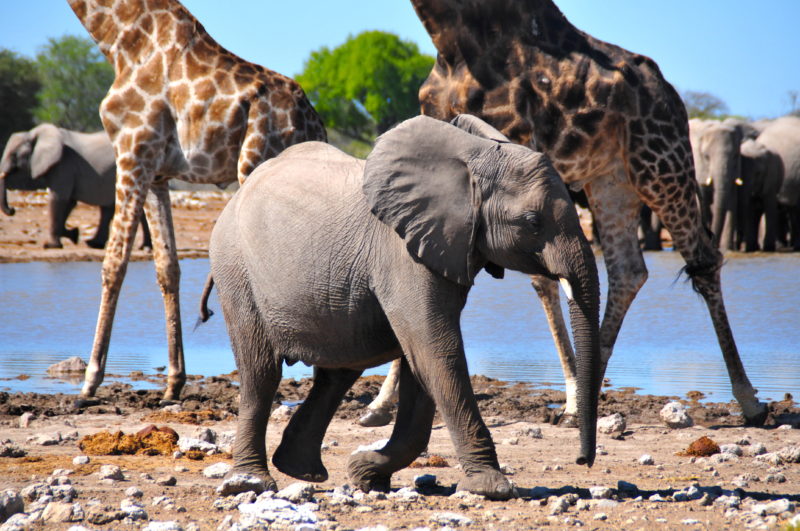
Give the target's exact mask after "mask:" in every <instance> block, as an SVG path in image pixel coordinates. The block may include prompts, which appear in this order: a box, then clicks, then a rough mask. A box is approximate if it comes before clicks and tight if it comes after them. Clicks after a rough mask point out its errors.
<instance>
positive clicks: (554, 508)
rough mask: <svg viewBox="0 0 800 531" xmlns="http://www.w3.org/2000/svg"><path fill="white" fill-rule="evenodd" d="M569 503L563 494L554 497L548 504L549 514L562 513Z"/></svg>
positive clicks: (565, 510) (566, 509)
mask: <svg viewBox="0 0 800 531" xmlns="http://www.w3.org/2000/svg"><path fill="white" fill-rule="evenodd" d="M569 507H570V504H569V501H568V500H566V499H565V498H564V497H563V496H562V497H559V498H556V499H554V500H553V501H552V502H551V503H550V504H549V506H548V508H549V512H550V515H552V516H555V515H559V514H563V513H565V512H567V511H568V510H569Z"/></svg>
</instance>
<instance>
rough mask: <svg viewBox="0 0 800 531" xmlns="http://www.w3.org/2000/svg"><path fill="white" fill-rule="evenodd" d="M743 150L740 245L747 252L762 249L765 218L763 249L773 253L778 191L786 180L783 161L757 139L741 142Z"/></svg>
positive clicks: (776, 228) (740, 187)
mask: <svg viewBox="0 0 800 531" xmlns="http://www.w3.org/2000/svg"><path fill="white" fill-rule="evenodd" d="M740 152H741V161H742V177H741V181H742V182H741V185H740V186H738V187H737V192H738V194H739V195H738V198H737V203H738V206H739V212H738V221H737V237H736V239H737V248H738V249H740V250H743V251H745V252H748V253H749V252H754V251H758V250H759V243H758V236H759V228H760V225H761V219H762V217H763V219H764V235H763V238H762V240H761V246H760V249H761V250H762V251H767V252H773V251H775V242H776V239H777V236H778V192H779V190H780V187H781V184H782V182H783V163H782V162H781V159H780V157H779V156H778V155H777V154H776V153H774V152H773V151H771V150H770V149H767V148H766V147H765V146H764V145H763V144H761V143H760V142H758V141H756V140H752V139H747V140H745V141H744V142H742V145H741V147H740ZM739 243H741V245H739Z"/></svg>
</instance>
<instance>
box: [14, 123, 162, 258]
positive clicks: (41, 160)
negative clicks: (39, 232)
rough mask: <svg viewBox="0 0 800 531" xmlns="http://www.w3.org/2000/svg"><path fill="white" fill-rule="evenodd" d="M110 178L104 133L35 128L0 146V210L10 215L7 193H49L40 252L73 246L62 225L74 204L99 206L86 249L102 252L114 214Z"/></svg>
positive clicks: (110, 151)
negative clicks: (43, 190) (0, 153)
mask: <svg viewBox="0 0 800 531" xmlns="http://www.w3.org/2000/svg"><path fill="white" fill-rule="evenodd" d="M115 178H116V165H115V162H114V148H113V146H112V145H111V142H110V141H109V139H108V136H107V135H106V134H105V132H98V133H79V132H77V131H70V130H68V129H62V128H60V127H56V126H54V125H53V124H41V125H38V126H36V127H34V128H33V129H31V130H30V131H21V132H18V133H14V134H12V135H11V136H10V137H9V139H8V142H7V143H6V147H5V149H4V151H3V158H2V159H0V183H2V190H0V192H1V193H2V197H0V209H2V211H3V213H5V214H6V215H13V214H14V211H13V209H11V208H10V207H9V206H8V200H7V196H6V189H7V188H18V189H25V190H31V189H37V188H49V190H50V194H49V206H48V214H49V218H50V219H49V222H50V230H49V235H48V240H47V241H46V242H45V244H44V247H45V248H61V247H62V244H61V238H62V237H67V238H69V239H71V240H72V241H73V242H74V243H77V242H78V229H71V230H67V229H66V228H65V226H64V224H65V223H66V221H67V218H68V217H69V214H70V212H71V211H72V209H73V208H74V207H75V204H76V203H77V202H78V201H81V202H83V203H86V204H89V205H96V206H98V207H100V220H99V222H98V225H97V233H96V234H95V235H94V237H93V238H91V239H90V240H87V241H86V244H87V245H88V246H89V247H93V248H95V249H102V248H103V247H104V246H105V243H106V240H107V239H108V231H109V224H110V223H111V218H112V217H113V215H114V200H115V191H114V184H115ZM143 227H145V228H144V230H145V245H146V246H147V247H150V246H151V245H150V244H149V239H150V236H149V231H148V230H147V229H146V225H143Z"/></svg>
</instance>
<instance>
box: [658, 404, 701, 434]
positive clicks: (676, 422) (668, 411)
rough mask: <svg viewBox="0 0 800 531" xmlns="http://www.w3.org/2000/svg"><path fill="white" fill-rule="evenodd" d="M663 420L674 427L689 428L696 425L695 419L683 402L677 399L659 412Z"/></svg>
mask: <svg viewBox="0 0 800 531" xmlns="http://www.w3.org/2000/svg"><path fill="white" fill-rule="evenodd" d="M659 416H660V417H661V420H662V421H664V424H666V425H667V426H668V427H670V428H672V429H681V428H689V427H691V426H693V425H694V421H693V420H692V418H691V417H690V416H689V414H688V413H687V412H686V408H685V407H683V404H681V403H680V402H677V401H673V402H669V403H667V404H666V405H665V406H664V407H663V408H661V411H660V412H659Z"/></svg>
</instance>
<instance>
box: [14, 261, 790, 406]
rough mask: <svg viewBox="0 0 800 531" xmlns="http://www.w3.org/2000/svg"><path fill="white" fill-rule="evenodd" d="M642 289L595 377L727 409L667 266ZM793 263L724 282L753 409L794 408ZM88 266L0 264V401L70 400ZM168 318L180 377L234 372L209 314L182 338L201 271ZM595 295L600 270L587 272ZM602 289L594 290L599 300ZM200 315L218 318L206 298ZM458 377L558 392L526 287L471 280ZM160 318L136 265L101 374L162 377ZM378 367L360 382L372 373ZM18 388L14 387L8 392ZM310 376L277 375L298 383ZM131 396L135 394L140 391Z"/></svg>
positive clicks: (655, 265)
mask: <svg viewBox="0 0 800 531" xmlns="http://www.w3.org/2000/svg"><path fill="white" fill-rule="evenodd" d="M646 262H647V266H648V269H649V272H650V277H649V280H648V282H647V284H646V285H645V286H644V288H643V289H642V291H641V292H640V294H639V296H638V297H637V298H636V300H635V301H634V303H633V307H632V308H631V311H630V312H629V313H628V316H627V317H626V319H625V323H624V324H623V327H622V331H621V332H620V336H619V339H618V341H617V345H616V348H615V352H614V356H613V357H612V358H611V362H610V365H609V368H608V373H607V375H606V376H607V377H609V378H610V379H611V382H612V384H613V385H614V387H638V388H641V391H640V392H642V393H654V394H665V395H677V396H684V395H685V394H686V392H688V391H691V390H700V391H703V392H704V393H705V394H706V396H707V398H708V399H711V400H730V399H732V397H731V394H730V385H729V383H728V376H727V372H726V370H725V365H724V363H723V361H722V356H721V354H720V351H719V347H718V344H717V341H716V337H715V335H714V330H713V328H712V326H711V320H710V318H709V316H708V312H707V310H706V308H705V304H704V302H703V300H702V298H701V297H699V296H698V295H696V294H694V292H692V290H691V288H690V286H689V285H688V284H686V283H685V282H684V281H683V280H682V279H681V280H678V281H677V282H676V280H675V277H676V275H677V272H678V270H679V269H680V267H681V266H682V265H683V261H682V260H681V259H680V257H679V256H678V255H677V254H675V253H669V252H665V253H648V254H647V255H646ZM799 266H800V256H797V255H771V256H767V255H763V256H754V257H753V256H735V257H729V258H728V261H727V263H726V265H725V268H724V269H723V287H724V290H725V297H726V305H727V308H728V315H729V318H730V321H731V324H732V326H733V330H734V335H735V337H736V340H737V343H738V346H739V350H740V352H741V356H742V360H743V362H744V364H745V367H746V369H747V371H748V374H749V376H750V379H751V381H752V382H753V384H754V385H755V386H756V387H757V388H758V389H759V390H760V392H759V396H760V397H761V398H763V399H767V398H772V399H780V398H782V397H783V394H784V393H785V392H791V393H793V394H794V395H795V396H800V355H798V354H800V326H798V324H800V323H798V312H797V305H798V300H800V278H798V273H800V267H799ZM100 267H101V266H100V264H99V263H90V262H76V263H62V264H50V263H41V262H35V263H26V264H0V300H2V301H3V304H2V306H0V323H1V324H0V334H2V335H1V336H0V337H2V340H0V378H3V380H2V381H0V389H6V390H21V391H31V390H46V391H50V392H52V391H63V392H78V391H79V389H80V385H79V382H77V383H73V382H69V381H61V380H57V379H53V378H48V377H47V376H46V370H47V367H48V366H50V365H51V364H53V363H56V362H58V361H61V360H63V359H65V358H68V357H70V356H75V355H78V356H81V357H83V358H84V359H87V358H88V354H89V352H90V351H91V346H92V338H93V335H94V327H95V323H96V319H97V309H98V306H99V300H100ZM181 267H182V279H181V299H182V300H181V314H182V316H183V320H184V348H185V352H186V366H187V371H188V372H189V373H192V374H203V375H213V374H220V373H225V372H230V371H232V370H233V369H234V368H235V365H234V362H233V356H232V354H231V352H230V347H229V344H228V338H227V333H226V331H225V325H224V320H223V319H222V315H221V312H218V313H217V315H216V316H215V317H214V318H212V319H211V320H210V321H209V322H208V323H206V324H204V325H202V326H200V327H199V328H198V329H197V330H196V331H192V326H193V324H194V320H195V317H196V315H197V304H198V301H199V297H200V292H201V290H202V286H203V282H204V281H205V276H206V274H207V271H208V262H207V261H206V260H184V261H182V262H181ZM599 270H600V273H601V282H602V283H603V286H605V285H606V284H605V277H604V268H603V267H602V264H601V265H600V267H599ZM603 289H605V287H604V288H603ZM210 304H211V306H212V307H213V308H217V309H218V308H219V304H218V302H217V299H216V294H214V295H212V298H211V301H210ZM463 331H464V339H465V343H466V348H467V356H468V359H469V366H470V371H471V372H473V373H479V374H485V375H488V376H492V377H496V378H501V379H505V380H517V381H526V382H532V383H535V384H550V386H553V387H561V386H562V384H561V381H562V375H561V367H560V365H559V362H558V359H557V357H556V355H555V349H554V347H553V343H552V339H551V337H550V332H549V330H548V328H547V324H546V321H545V318H544V315H543V312H542V310H541V305H540V304H539V302H538V300H537V298H536V295H535V292H534V290H533V289H532V288H531V287H530V283H529V280H528V279H527V278H526V277H525V276H523V275H519V274H514V273H511V274H509V275H507V278H506V279H505V280H502V281H498V280H494V279H492V278H491V277H489V276H488V275H480V276H479V277H478V279H477V282H476V285H475V288H474V289H473V290H472V292H471V293H470V298H469V302H468V304H467V308H466V310H465V312H464V316H463ZM166 362H167V360H166V339H165V329H164V310H163V305H162V302H161V294H160V291H159V289H158V285H157V284H156V281H155V272H154V268H153V265H152V263H148V262H135V263H131V264H130V265H129V268H128V275H127V278H126V281H125V284H124V287H123V290H122V293H121V296H120V302H119V306H118V311H117V317H116V320H115V324H114V332H113V335H112V339H111V347H110V348H109V359H108V366H107V372H109V373H112V374H121V375H127V374H129V373H130V372H131V371H135V370H138V371H143V372H144V373H145V374H154V373H156V372H157V371H156V370H155V368H156V367H160V366H164V365H166ZM384 372H385V367H380V368H376V369H373V370H372V371H370V373H384ZM21 374H25V375H29V376H30V378H27V379H22V380H20V379H9V378H16V377H17V376H18V375H21ZM310 374H311V369H310V368H308V367H305V366H303V365H302V364H296V365H294V366H292V367H284V376H287V377H295V378H299V377H302V376H308V375H310ZM135 385H137V386H141V387H146V386H148V385H152V384H148V383H147V382H142V381H137V382H135Z"/></svg>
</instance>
